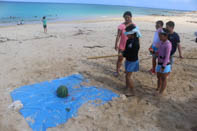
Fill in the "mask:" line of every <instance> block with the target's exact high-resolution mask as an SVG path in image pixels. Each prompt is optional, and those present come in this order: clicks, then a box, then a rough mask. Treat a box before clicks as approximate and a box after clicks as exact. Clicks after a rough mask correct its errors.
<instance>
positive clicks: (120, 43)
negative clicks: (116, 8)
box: [114, 11, 133, 76]
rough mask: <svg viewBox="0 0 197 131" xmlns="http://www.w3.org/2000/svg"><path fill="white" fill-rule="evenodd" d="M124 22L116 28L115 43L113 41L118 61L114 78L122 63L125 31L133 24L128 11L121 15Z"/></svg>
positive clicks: (125, 37)
mask: <svg viewBox="0 0 197 131" xmlns="http://www.w3.org/2000/svg"><path fill="white" fill-rule="evenodd" d="M123 17H124V20H125V21H124V22H123V23H122V24H120V25H119V26H118V31H117V36H116V41H115V50H116V51H118V54H119V56H118V60H117V63H116V72H115V74H114V75H115V76H118V75H119V73H120V68H121V65H122V61H123V59H124V57H123V56H122V53H123V51H124V50H125V46H126V42H127V39H128V38H127V36H126V35H125V29H126V27H127V26H129V25H131V24H133V23H132V14H131V12H130V11H126V12H125V13H124V14H123Z"/></svg>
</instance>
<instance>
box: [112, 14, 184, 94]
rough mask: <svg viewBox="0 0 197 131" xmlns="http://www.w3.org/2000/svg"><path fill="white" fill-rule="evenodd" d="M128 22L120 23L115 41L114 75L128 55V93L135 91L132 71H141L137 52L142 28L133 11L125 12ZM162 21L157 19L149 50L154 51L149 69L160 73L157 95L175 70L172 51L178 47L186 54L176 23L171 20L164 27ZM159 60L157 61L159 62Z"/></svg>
mask: <svg viewBox="0 0 197 131" xmlns="http://www.w3.org/2000/svg"><path fill="white" fill-rule="evenodd" d="M123 17H124V19H125V22H124V23H122V24H120V25H119V26H118V32H117V37H116V42H115V50H116V51H118V54H119V55H118V60H117V65H116V72H115V74H114V75H115V76H118V75H119V72H120V68H121V65H122V61H123V59H124V58H125V59H126V61H125V72H126V87H127V89H128V91H127V94H126V95H127V96H132V95H135V92H134V84H133V80H132V79H131V76H132V73H133V72H137V71H139V60H138V52H139V49H140V40H139V39H140V37H141V33H140V30H139V28H138V27H137V26H136V25H135V24H134V23H133V22H132V13H131V12H130V11H126V12H125V13H124V14H123ZM163 25H164V23H163V21H161V20H159V21H157V22H156V31H155V35H154V39H153V43H152V44H151V46H150V48H149V51H150V53H151V54H152V69H151V70H150V73H152V74H156V73H157V88H156V95H162V94H163V93H164V90H165V89H166V86H167V77H168V76H169V74H170V72H171V70H172V64H173V55H174V54H175V52H176V50H177V48H178V51H179V57H180V58H183V56H182V51H181V45H180V37H179V35H178V34H177V33H176V32H175V31H174V27H175V23H174V22H173V21H169V22H167V23H166V27H165V28H163ZM156 61H157V62H156Z"/></svg>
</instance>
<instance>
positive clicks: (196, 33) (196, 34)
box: [194, 31, 197, 43]
mask: <svg viewBox="0 0 197 131" xmlns="http://www.w3.org/2000/svg"><path fill="white" fill-rule="evenodd" d="M194 34H195V36H196V43H197V31H196V32H195V33H194Z"/></svg>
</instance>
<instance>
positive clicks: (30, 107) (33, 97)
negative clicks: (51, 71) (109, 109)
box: [11, 74, 118, 131]
mask: <svg viewBox="0 0 197 131" xmlns="http://www.w3.org/2000/svg"><path fill="white" fill-rule="evenodd" d="M83 81H85V79H84V77H83V76H82V75H80V74H73V75H71V76H68V77H64V78H60V79H56V80H53V81H46V82H41V83H38V84H33V85H27V86H22V87H20V88H17V89H15V90H14V91H13V92H11V96H12V99H13V101H16V100H20V101H21V102H22V103H23V108H22V109H21V110H20V113H21V114H22V115H23V116H24V118H25V119H26V121H27V122H28V124H29V126H30V127H31V128H32V129H33V130H34V131H45V130H46V129H47V128H49V127H55V126H57V125H59V124H63V123H65V122H67V121H68V119H70V118H72V117H73V116H77V111H78V109H79V108H80V107H81V106H82V105H83V104H85V103H87V102H89V101H92V104H95V105H96V106H98V103H94V101H95V100H96V101H98V100H99V101H100V100H101V103H100V104H104V103H106V102H108V101H110V100H112V98H113V97H118V95H117V94H115V93H113V92H112V91H110V90H107V89H103V88H96V87H94V86H89V87H88V86H83V85H80V83H81V82H83ZM60 85H65V86H67V87H68V92H69V96H68V97H66V98H59V97H57V94H56V90H57V88H58V87H59V86H60ZM100 104H99V105H100Z"/></svg>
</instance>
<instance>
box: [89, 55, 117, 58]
mask: <svg viewBox="0 0 197 131" xmlns="http://www.w3.org/2000/svg"><path fill="white" fill-rule="evenodd" d="M117 56H119V55H118V54H117V55H106V56H94V57H88V58H87V59H102V58H109V57H117Z"/></svg>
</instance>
